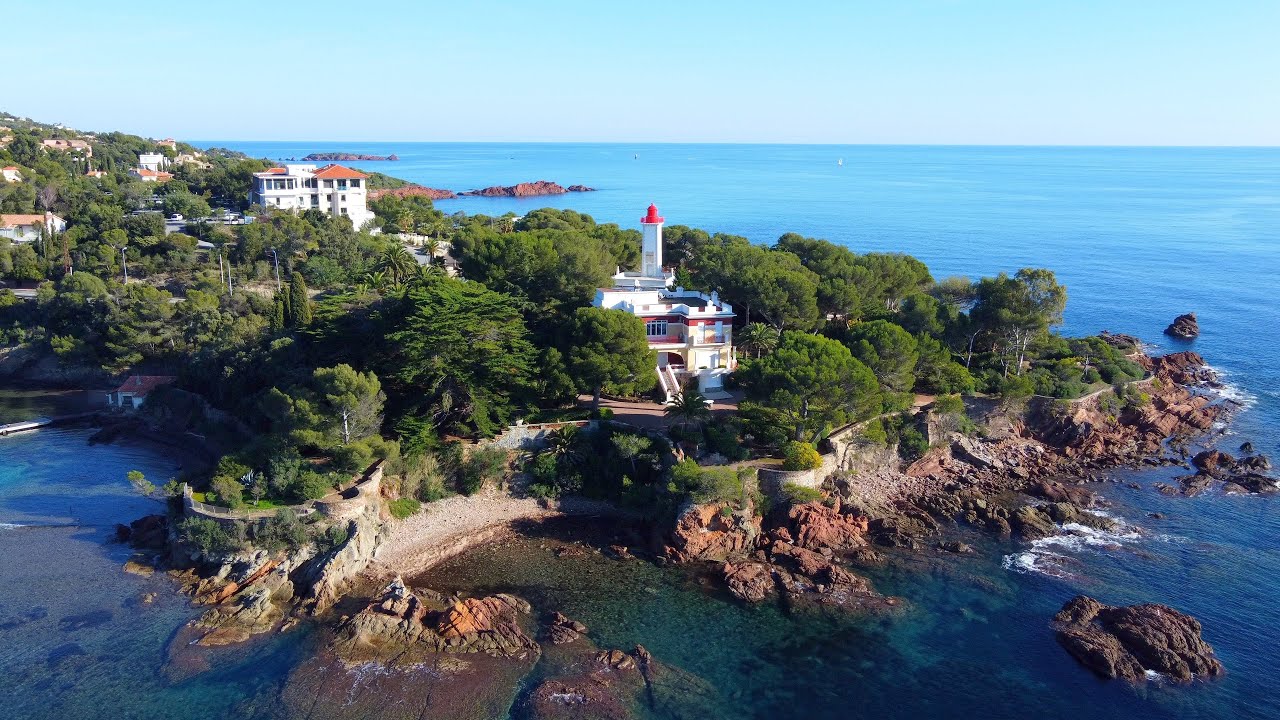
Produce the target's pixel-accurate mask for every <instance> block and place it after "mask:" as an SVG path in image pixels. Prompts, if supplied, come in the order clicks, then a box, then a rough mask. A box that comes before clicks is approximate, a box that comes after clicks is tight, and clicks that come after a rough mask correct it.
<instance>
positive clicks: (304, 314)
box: [289, 272, 311, 328]
mask: <svg viewBox="0 0 1280 720" xmlns="http://www.w3.org/2000/svg"><path fill="white" fill-rule="evenodd" d="M289 309H290V311H291V315H290V317H289V319H290V323H289V324H290V325H292V326H293V327H297V328H302V327H306V326H308V325H310V324H311V301H310V300H309V299H308V298H307V281H306V280H303V279H302V273H299V272H294V273H293V275H292V276H291V277H290V278H289Z"/></svg>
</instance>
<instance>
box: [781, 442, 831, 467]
mask: <svg viewBox="0 0 1280 720" xmlns="http://www.w3.org/2000/svg"><path fill="white" fill-rule="evenodd" d="M782 458H783V459H782V469H783V470H816V469H818V468H820V467H822V456H821V455H819V454H818V451H817V449H815V448H814V447H813V446H812V445H810V444H809V443H806V442H798V441H795V440H792V441H791V442H789V443H787V444H786V445H784V446H783V448H782Z"/></svg>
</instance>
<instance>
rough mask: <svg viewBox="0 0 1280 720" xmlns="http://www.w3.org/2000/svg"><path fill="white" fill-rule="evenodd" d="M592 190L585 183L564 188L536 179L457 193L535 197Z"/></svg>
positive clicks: (461, 194)
mask: <svg viewBox="0 0 1280 720" xmlns="http://www.w3.org/2000/svg"><path fill="white" fill-rule="evenodd" d="M592 190H593V188H589V187H587V186H585V185H570V186H569V187H567V188H566V187H564V186H563V185H558V184H556V183H553V182H551V181H550V180H536V181H534V182H523V183H517V184H515V185H494V186H493V187H487V188H482V189H480V190H468V191H466V192H460V193H458V195H460V196H468V197H470V196H474V197H536V196H538V195H564V194H565V193H569V192H591V191H592Z"/></svg>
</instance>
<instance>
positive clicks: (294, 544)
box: [253, 508, 307, 550]
mask: <svg viewBox="0 0 1280 720" xmlns="http://www.w3.org/2000/svg"><path fill="white" fill-rule="evenodd" d="M306 542H307V530H306V528H305V527H303V525H302V521H301V520H299V519H298V514H297V513H295V512H294V511H293V510H290V509H288V508H284V509H281V510H278V511H276V514H275V515H273V516H271V517H269V518H267V519H266V520H263V521H262V522H260V523H259V524H258V526H257V528H256V529H255V530H254V534H253V544H254V545H256V546H258V547H260V548H263V549H264V550H283V549H286V548H287V549H289V550H297V549H298V548H300V547H302V546H303V544H305V543H306Z"/></svg>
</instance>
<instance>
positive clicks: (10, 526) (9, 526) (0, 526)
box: [0, 522, 26, 530]
mask: <svg viewBox="0 0 1280 720" xmlns="http://www.w3.org/2000/svg"><path fill="white" fill-rule="evenodd" d="M20 527H26V525H19V524H18V523H7V522H0V530H17V529H18V528H20Z"/></svg>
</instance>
